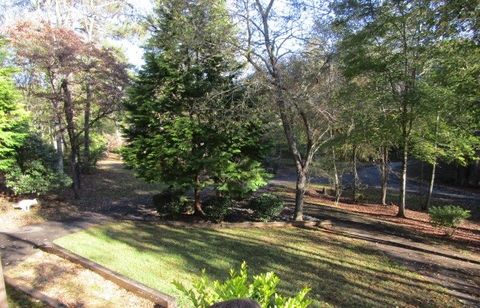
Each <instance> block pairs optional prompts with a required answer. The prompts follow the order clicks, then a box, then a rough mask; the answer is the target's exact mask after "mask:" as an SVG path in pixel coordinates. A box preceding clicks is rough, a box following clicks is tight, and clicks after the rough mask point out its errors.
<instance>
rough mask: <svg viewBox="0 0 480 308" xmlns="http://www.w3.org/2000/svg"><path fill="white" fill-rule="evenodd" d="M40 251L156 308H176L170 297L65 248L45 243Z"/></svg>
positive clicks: (173, 300) (173, 299)
mask: <svg viewBox="0 0 480 308" xmlns="http://www.w3.org/2000/svg"><path fill="white" fill-rule="evenodd" d="M38 248H39V249H41V250H43V251H45V252H47V253H51V254H54V255H56V256H58V257H60V258H63V259H66V260H68V261H70V262H73V263H75V264H78V265H80V266H82V267H84V268H87V269H89V270H91V271H93V272H95V273H97V274H99V275H100V276H102V277H103V278H105V279H107V280H110V281H112V282H113V283H115V284H116V285H118V286H119V287H122V288H124V289H125V290H127V291H130V292H132V293H133V294H135V295H137V296H140V297H142V298H145V299H147V300H150V301H152V302H153V303H154V305H155V307H165V308H175V307H177V305H176V299H175V298H174V297H172V296H170V295H167V294H165V293H162V292H160V291H157V290H155V289H152V288H150V287H147V286H146V285H144V284H142V283H140V282H138V281H135V280H132V279H130V278H128V277H126V276H124V275H122V274H120V273H117V272H114V271H112V270H110V269H108V268H106V267H104V266H102V265H100V264H98V263H95V262H93V261H90V260H88V259H86V258H84V257H82V256H79V255H77V254H75V253H73V252H71V251H69V250H67V249H65V248H62V247H60V246H58V245H56V244H54V243H45V244H43V245H40V246H38ZM62 307H64V306H62Z"/></svg>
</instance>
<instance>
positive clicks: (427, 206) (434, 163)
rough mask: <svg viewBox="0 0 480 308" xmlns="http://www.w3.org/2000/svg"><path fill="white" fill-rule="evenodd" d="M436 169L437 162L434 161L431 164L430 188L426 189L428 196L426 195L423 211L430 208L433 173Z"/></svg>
mask: <svg viewBox="0 0 480 308" xmlns="http://www.w3.org/2000/svg"><path fill="white" fill-rule="evenodd" d="M436 169H437V161H436V160H435V161H434V162H433V164H432V176H431V178H430V186H429V187H428V194H427V201H426V202H425V205H424V206H423V209H424V210H428V208H429V207H430V202H431V201H432V194H433V185H434V183H435V171H436Z"/></svg>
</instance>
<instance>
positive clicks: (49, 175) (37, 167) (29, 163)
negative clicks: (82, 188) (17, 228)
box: [5, 133, 72, 195]
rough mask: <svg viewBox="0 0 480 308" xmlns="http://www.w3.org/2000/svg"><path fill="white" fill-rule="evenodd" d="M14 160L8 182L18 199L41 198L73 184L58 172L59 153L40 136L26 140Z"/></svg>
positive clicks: (31, 135) (8, 174)
mask: <svg viewBox="0 0 480 308" xmlns="http://www.w3.org/2000/svg"><path fill="white" fill-rule="evenodd" d="M14 157H15V162H14V165H12V166H11V167H10V168H9V169H8V170H7V171H6V172H5V178H6V186H7V187H8V188H9V189H11V190H12V191H13V193H14V194H16V195H21V194H36V195H40V194H44V193H47V192H49V191H52V190H57V189H61V188H64V187H67V186H69V185H71V184H72V181H71V179H70V178H69V177H68V176H67V175H66V174H64V173H63V172H58V170H56V169H55V157H56V153H55V150H54V149H53V148H52V147H51V146H49V145H47V144H45V142H44V141H43V140H42V139H41V138H40V137H39V136H38V135H36V134H33V133H30V135H28V136H27V137H25V139H24V141H23V144H22V145H21V146H19V147H18V148H17V149H15V156H14Z"/></svg>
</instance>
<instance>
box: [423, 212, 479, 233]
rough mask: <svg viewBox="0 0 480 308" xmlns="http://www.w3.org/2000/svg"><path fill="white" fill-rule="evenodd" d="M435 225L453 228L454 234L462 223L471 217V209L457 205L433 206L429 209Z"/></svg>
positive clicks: (431, 219)
mask: <svg viewBox="0 0 480 308" xmlns="http://www.w3.org/2000/svg"><path fill="white" fill-rule="evenodd" d="M428 214H429V215H430V222H431V224H432V225H433V226H440V227H446V228H452V229H453V231H452V234H453V232H454V230H455V228H457V227H458V225H460V223H461V222H462V221H463V220H464V219H467V218H469V217H470V211H469V210H465V209H463V208H461V207H459V206H456V205H446V206H432V207H431V208H430V209H429V210H428Z"/></svg>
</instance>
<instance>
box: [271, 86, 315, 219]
mask: <svg viewBox="0 0 480 308" xmlns="http://www.w3.org/2000/svg"><path fill="white" fill-rule="evenodd" d="M276 87H277V91H278V93H277V100H276V102H277V106H278V109H279V112H280V118H281V120H282V126H283V130H284V133H285V137H286V139H287V143H288V147H289V149H290V153H291V154H292V156H293V158H294V160H295V167H296V169H297V183H296V191H295V213H294V219H295V220H297V221H302V220H303V199H304V195H305V189H306V184H307V170H308V166H309V164H310V162H311V160H312V159H313V157H310V156H309V155H308V154H307V155H306V160H305V161H304V160H303V159H302V155H301V154H300V152H299V150H298V148H297V142H296V140H295V136H294V133H293V129H292V127H291V123H290V122H289V119H288V116H287V108H286V105H285V100H284V99H283V97H282V89H281V87H280V86H279V85H278V84H276ZM310 150H311V148H308V145H307V150H306V152H307V153H309V152H310Z"/></svg>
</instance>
